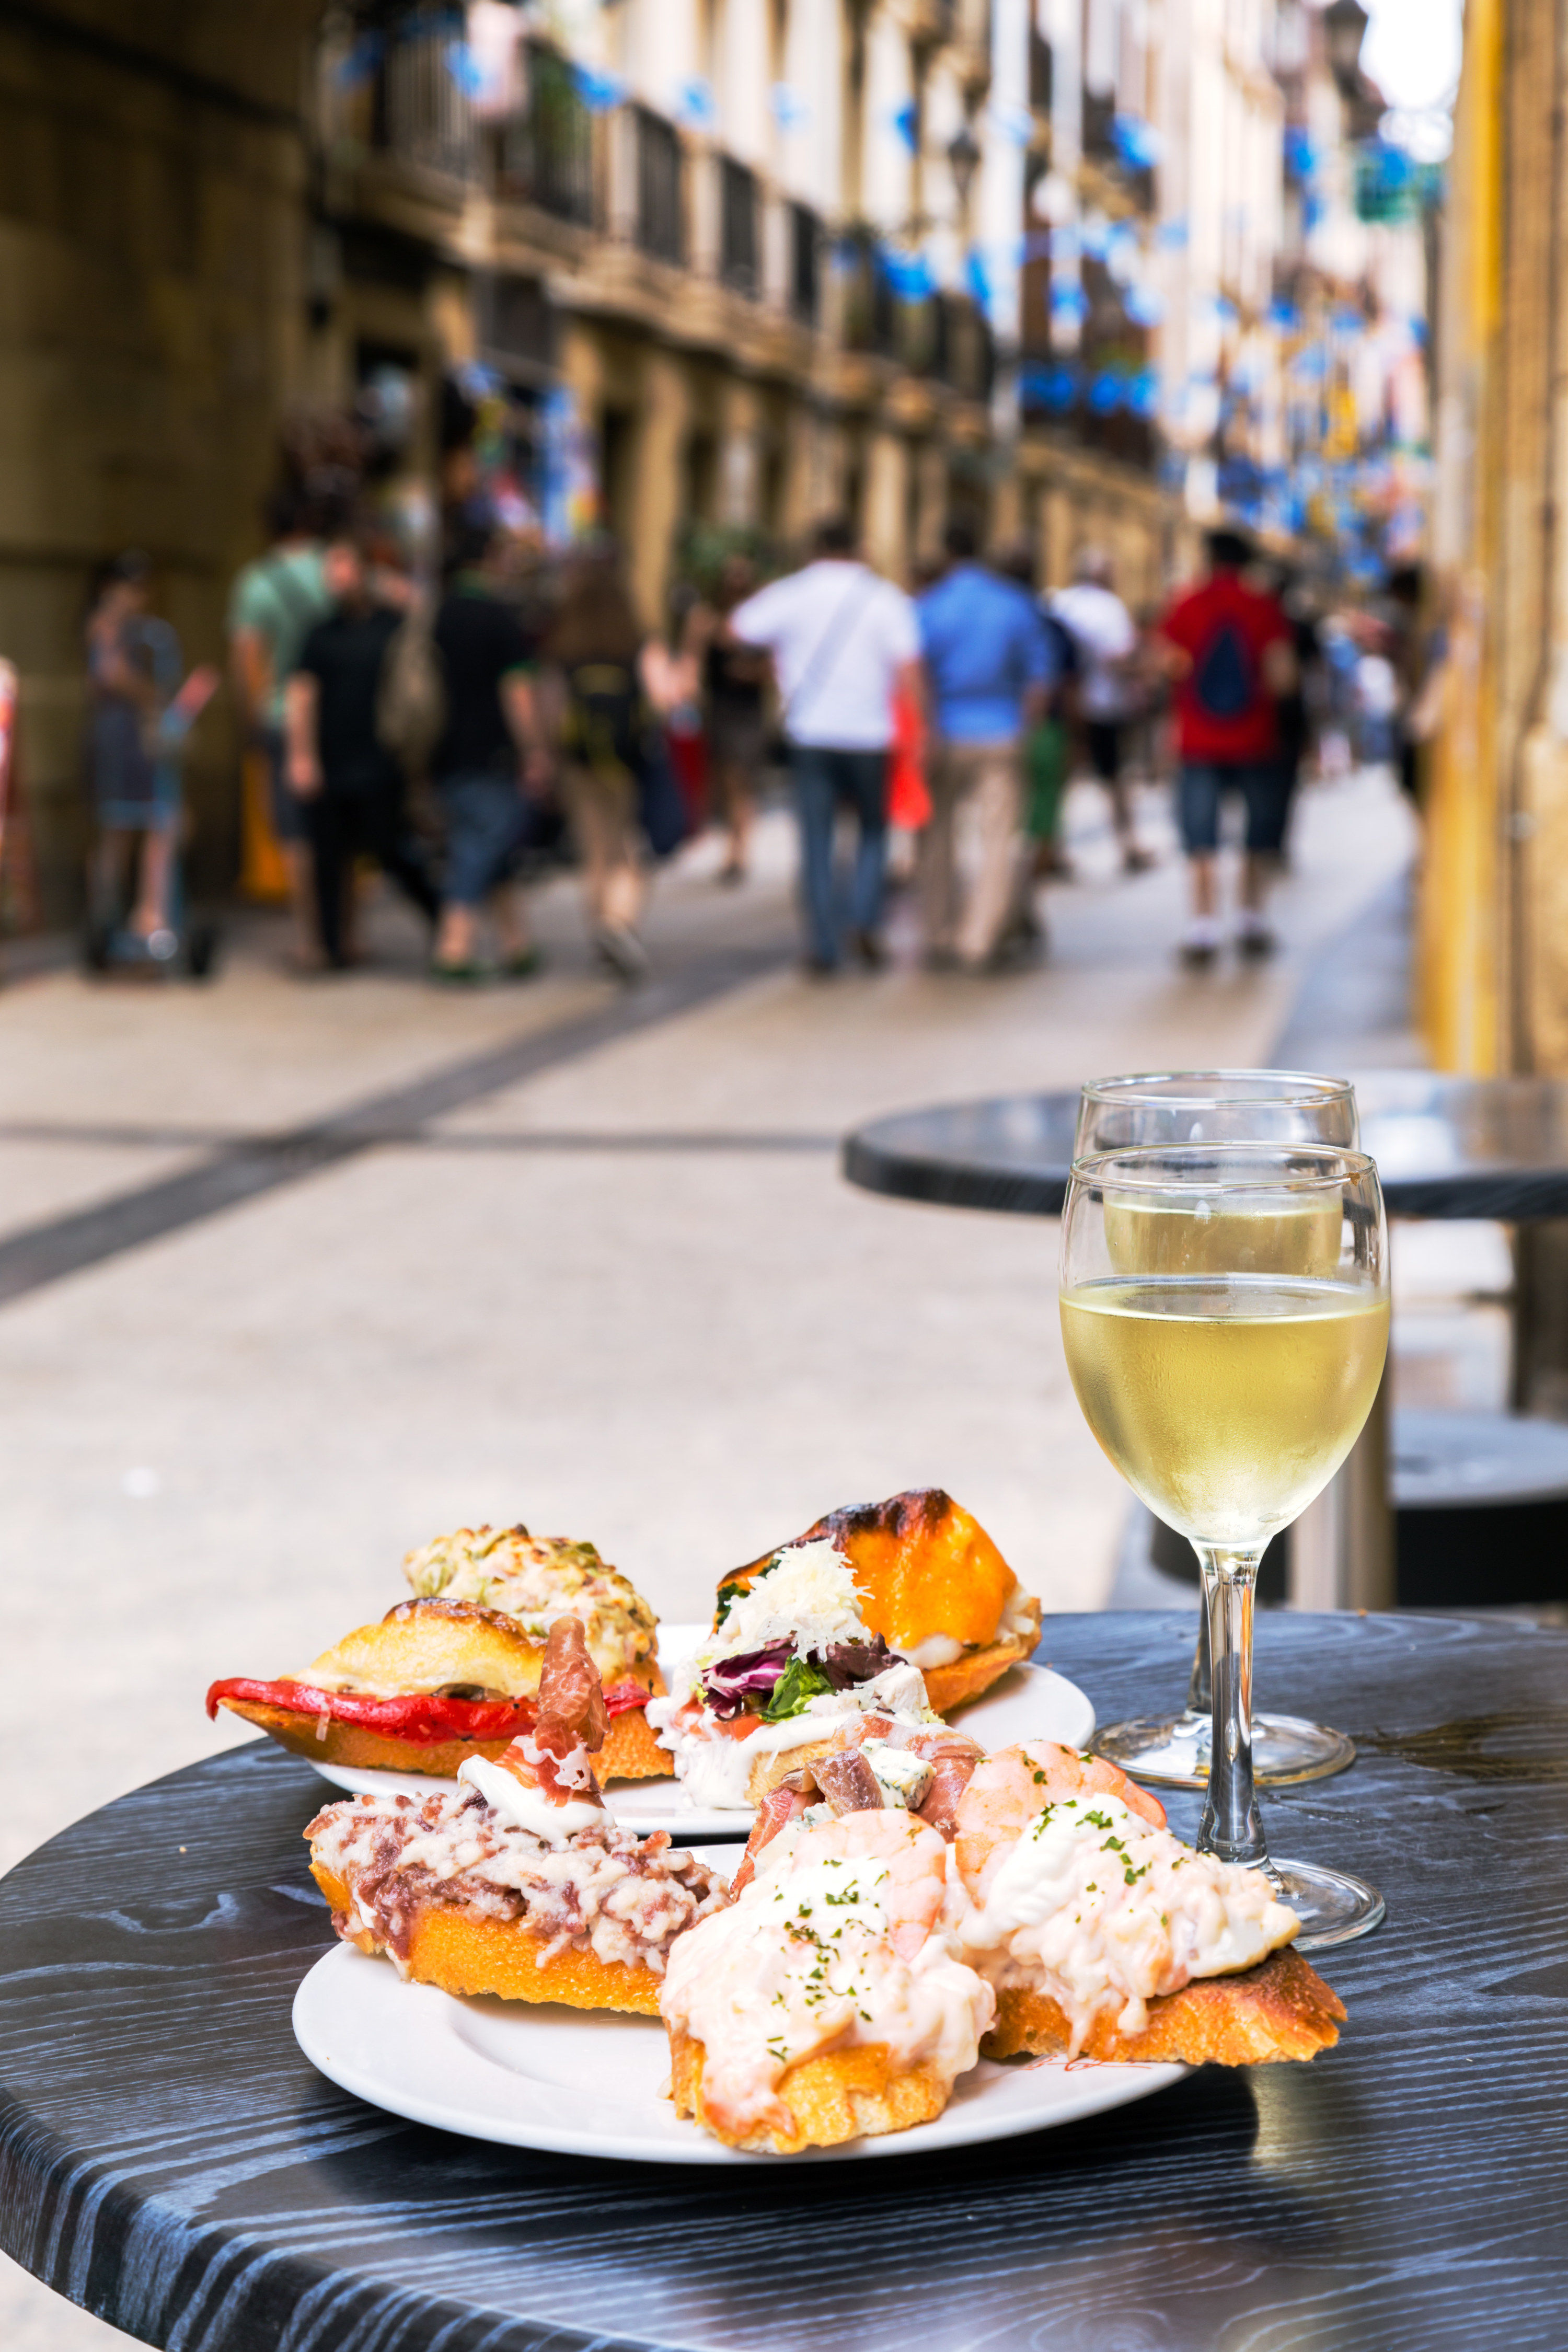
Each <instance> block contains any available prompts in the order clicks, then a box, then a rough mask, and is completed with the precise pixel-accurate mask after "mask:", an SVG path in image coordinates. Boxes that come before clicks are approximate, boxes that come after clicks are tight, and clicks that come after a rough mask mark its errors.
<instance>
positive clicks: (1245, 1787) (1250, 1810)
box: [1198, 1544, 1268, 1864]
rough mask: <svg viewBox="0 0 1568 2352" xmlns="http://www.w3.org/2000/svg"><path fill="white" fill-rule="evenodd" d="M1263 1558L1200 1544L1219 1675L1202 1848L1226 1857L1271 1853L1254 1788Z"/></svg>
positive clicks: (1212, 1655) (1256, 1858) (1262, 1857)
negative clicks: (1255, 1655)
mask: <svg viewBox="0 0 1568 2352" xmlns="http://www.w3.org/2000/svg"><path fill="white" fill-rule="evenodd" d="M1261 1557H1262V1554H1261V1552H1260V1551H1220V1550H1217V1549H1215V1547H1214V1546H1212V1545H1208V1544H1200V1545H1199V1546H1198V1559H1199V1560H1200V1562H1201V1563H1202V1566H1203V1572H1204V1614H1205V1619H1206V1621H1207V1623H1208V1636H1209V1639H1208V1647H1209V1659H1210V1668H1211V1672H1212V1675H1213V1678H1214V1715H1213V1722H1214V1731H1213V1737H1212V1739H1211V1743H1210V1750H1209V1778H1208V1801H1207V1803H1206V1804H1205V1807H1204V1821H1203V1827H1202V1829H1201V1830H1200V1831H1199V1832H1198V1851H1199V1853H1217V1854H1218V1855H1219V1857H1220V1859H1221V1861H1222V1862H1246V1863H1253V1864H1258V1863H1266V1862H1267V1861H1268V1842H1267V1840H1266V1839H1265V1837H1264V1834H1263V1818H1262V1815H1261V1814H1260V1813H1259V1811H1258V1799H1257V1796H1256V1794H1255V1792H1254V1790H1253V1786H1252V1596H1253V1590H1254V1587H1255V1586H1256V1584H1257V1581H1258V1560H1259V1559H1261Z"/></svg>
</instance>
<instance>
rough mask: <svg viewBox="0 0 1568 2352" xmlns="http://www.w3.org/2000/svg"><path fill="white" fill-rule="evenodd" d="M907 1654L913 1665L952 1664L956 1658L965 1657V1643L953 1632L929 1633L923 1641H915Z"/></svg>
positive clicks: (923, 1666) (924, 1666)
mask: <svg viewBox="0 0 1568 2352" xmlns="http://www.w3.org/2000/svg"><path fill="white" fill-rule="evenodd" d="M905 1655H906V1656H907V1657H908V1659H909V1661H910V1664H911V1665H915V1666H920V1667H922V1668H926V1667H931V1666H951V1665H952V1662H953V1660H954V1659H955V1658H962V1657H963V1643H962V1642H960V1641H956V1640H955V1639H954V1638H953V1636H952V1634H951V1633H928V1634H927V1635H926V1637H925V1640H924V1641H923V1642H917V1643H915V1644H914V1645H913V1647H912V1648H911V1649H910V1650H908V1651H906V1652H905Z"/></svg>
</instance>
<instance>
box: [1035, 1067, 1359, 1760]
mask: <svg viewBox="0 0 1568 2352" xmlns="http://www.w3.org/2000/svg"><path fill="white" fill-rule="evenodd" d="M1156 1143H1331V1144H1338V1145H1339V1146H1341V1147H1342V1149H1344V1150H1350V1151H1354V1150H1358V1149H1359V1148H1360V1144H1361V1129H1360V1123H1359V1119H1358V1117H1357V1112H1356V1099H1355V1088H1354V1087H1353V1086H1352V1084H1351V1082H1350V1080H1349V1079H1348V1078H1335V1077H1327V1076H1320V1075H1318V1074H1317V1073H1315V1072H1313V1071H1310V1070H1146V1071H1138V1072H1133V1073H1131V1074H1129V1075H1128V1076H1123V1077H1114V1078H1096V1079H1095V1080H1093V1081H1092V1082H1091V1083H1090V1084H1089V1086H1086V1087H1084V1089H1083V1093H1082V1095H1081V1097H1080V1098H1079V1112H1078V1132H1077V1136H1076V1139H1075V1141H1074V1145H1073V1156H1074V1158H1075V1159H1079V1160H1081V1159H1084V1158H1086V1157H1087V1156H1088V1155H1089V1153H1091V1152H1097V1151H1119V1150H1127V1149H1129V1148H1135V1147H1136V1146H1138V1145H1140V1144H1156ZM1331 1222H1332V1221H1331ZM1140 1230H1142V1232H1143V1233H1144V1234H1146V1235H1147V1236H1148V1239H1147V1243H1146V1244H1145V1246H1146V1248H1147V1250H1148V1253H1149V1255H1150V1257H1151V1259H1153V1258H1155V1257H1157V1256H1158V1255H1159V1252H1160V1249H1161V1246H1162V1244H1161V1239H1160V1237H1161V1235H1162V1234H1163V1232H1164V1230H1165V1228H1164V1227H1163V1225H1162V1223H1161V1222H1160V1220H1159V1219H1158V1218H1157V1217H1153V1216H1151V1217H1148V1218H1145V1219H1137V1218H1134V1219H1133V1220H1131V1223H1129V1225H1128V1229H1127V1231H1126V1232H1124V1234H1123V1235H1122V1241H1123V1249H1122V1252H1121V1255H1122V1256H1123V1258H1124V1260H1125V1259H1135V1258H1136V1256H1137V1255H1138V1251H1137V1249H1136V1247H1135V1246H1129V1244H1131V1243H1132V1241H1133V1237H1134V1236H1135V1235H1136V1234H1138V1233H1139V1232H1140ZM1293 1230H1294V1232H1295V1234H1296V1241H1297V1255H1298V1256H1299V1257H1300V1260H1301V1261H1302V1263H1303V1265H1310V1263H1311V1262H1312V1260H1313V1259H1314V1257H1315V1256H1317V1255H1321V1249H1322V1243H1323V1235H1322V1233H1321V1228H1315V1224H1314V1212H1312V1211H1311V1210H1303V1211H1301V1212H1300V1223H1298V1225H1297V1226H1296V1227H1295V1228H1294V1229H1293ZM1337 1244H1338V1235H1337V1234H1332V1235H1331V1236H1330V1237H1329V1239H1328V1247H1329V1248H1330V1250H1331V1251H1332V1250H1334V1249H1336V1248H1337ZM1185 1246H1187V1247H1189V1248H1190V1247H1191V1246H1192V1242H1191V1237H1190V1236H1189V1237H1188V1241H1187V1243H1186V1244H1185ZM1147 1270H1148V1271H1149V1272H1151V1273H1152V1272H1154V1271H1156V1267H1155V1265H1153V1264H1152V1263H1151V1264H1150V1265H1149V1266H1148V1269H1147ZM1211 1708H1212V1692H1211V1688H1210V1682H1209V1645H1208V1623H1207V1619H1206V1617H1205V1615H1204V1614H1203V1613H1202V1612H1200V1615H1199V1625H1198V1638H1197V1643H1196V1645H1195V1647H1194V1653H1193V1671H1192V1677H1191V1680H1190V1682H1189V1684H1188V1688H1187V1703H1186V1706H1184V1708H1183V1710H1182V1712H1181V1713H1180V1714H1179V1715H1163V1716H1150V1717H1138V1718H1136V1719H1134V1720H1133V1721H1131V1722H1129V1723H1111V1724H1107V1725H1106V1727H1105V1728H1104V1729H1103V1730H1102V1731H1101V1732H1100V1733H1099V1734H1098V1735H1097V1737H1096V1739H1095V1743H1094V1744H1095V1747H1096V1748H1098V1750H1099V1751H1100V1754H1101V1755H1102V1756H1108V1757H1110V1759H1111V1760H1112V1762H1113V1763H1117V1764H1120V1765H1121V1767H1122V1769H1123V1770H1124V1771H1128V1772H1135V1773H1137V1774H1138V1775H1139V1777H1140V1778H1141V1779H1142V1780H1152V1781H1154V1782H1155V1783H1157V1784H1158V1785H1159V1786H1161V1787H1164V1788H1178V1789H1201V1788H1202V1787H1203V1785H1204V1782H1205V1780H1207V1778H1208V1769H1209V1717H1210V1713H1211ZM1354 1761H1355V1743H1354V1741H1353V1740H1352V1739H1350V1738H1348V1737H1347V1736H1346V1734H1345V1733H1344V1732H1342V1731H1337V1730H1335V1729H1334V1728H1333V1727H1332V1726H1331V1725H1330V1724H1326V1723H1312V1722H1309V1721H1308V1720H1307V1718H1306V1717H1302V1716H1298V1715H1274V1714H1268V1715H1262V1714H1260V1715H1257V1716H1255V1717H1253V1722H1252V1769H1253V1772H1254V1775H1255V1777H1256V1778H1257V1780H1258V1781H1259V1783H1260V1784H1261V1785H1262V1786H1263V1787H1265V1788H1268V1787H1278V1786H1284V1785H1287V1784H1289V1783H1291V1782H1294V1781H1300V1780H1322V1779H1324V1778H1325V1777H1326V1775H1327V1774H1329V1773H1331V1772H1342V1771H1343V1770H1344V1769H1345V1767H1346V1765H1347V1764H1353V1763H1354Z"/></svg>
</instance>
